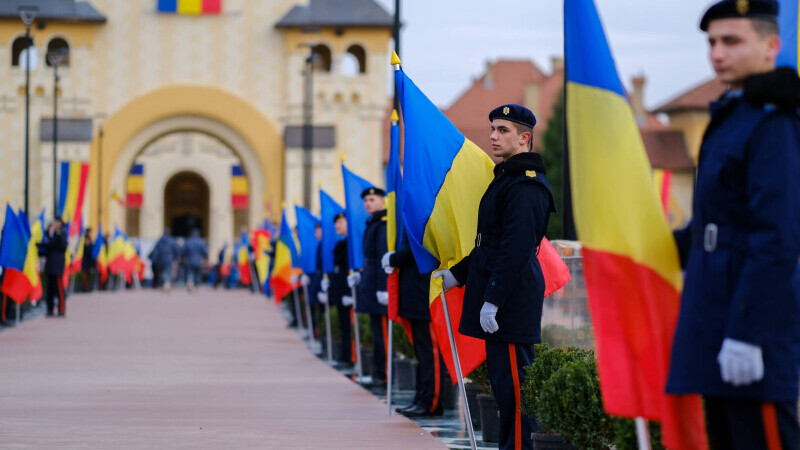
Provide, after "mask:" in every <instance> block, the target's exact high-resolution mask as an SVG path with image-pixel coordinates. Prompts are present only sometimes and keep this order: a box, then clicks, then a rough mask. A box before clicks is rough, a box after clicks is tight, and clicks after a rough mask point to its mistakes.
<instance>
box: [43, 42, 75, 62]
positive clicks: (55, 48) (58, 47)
mask: <svg viewBox="0 0 800 450" xmlns="http://www.w3.org/2000/svg"><path fill="white" fill-rule="evenodd" d="M51 54H57V55H59V56H60V57H61V63H60V64H59V66H60V67H69V56H70V55H69V44H67V41H65V40H64V39H62V38H60V37H57V38H53V39H50V42H48V43H47V55H48V58H47V65H48V66H51V64H50V58H49V55H51Z"/></svg>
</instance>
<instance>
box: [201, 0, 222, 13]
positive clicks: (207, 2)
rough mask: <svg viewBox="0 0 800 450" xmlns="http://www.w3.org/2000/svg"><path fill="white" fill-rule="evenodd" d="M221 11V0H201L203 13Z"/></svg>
mask: <svg viewBox="0 0 800 450" xmlns="http://www.w3.org/2000/svg"><path fill="white" fill-rule="evenodd" d="M221 12H222V0H203V14H219V13H221Z"/></svg>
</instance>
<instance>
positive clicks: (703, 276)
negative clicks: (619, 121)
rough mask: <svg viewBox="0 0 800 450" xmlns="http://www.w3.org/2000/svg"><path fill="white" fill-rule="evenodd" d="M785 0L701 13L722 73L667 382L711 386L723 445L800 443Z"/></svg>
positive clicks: (712, 437)
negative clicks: (782, 57)
mask: <svg viewBox="0 0 800 450" xmlns="http://www.w3.org/2000/svg"><path fill="white" fill-rule="evenodd" d="M777 15H778V3H777V2H776V1H774V0H751V1H745V0H738V1H736V0H725V1H722V2H718V3H716V4H714V5H713V6H711V8H710V9H709V10H708V11H707V12H706V13H705V15H704V16H703V19H702V21H701V23H700V28H701V29H702V30H703V31H705V32H706V33H707V35H708V43H709V46H710V53H709V54H710V59H711V63H712V65H713V67H714V71H715V72H716V75H717V79H718V80H719V81H721V82H723V83H725V84H727V85H728V86H729V90H728V92H727V93H726V94H725V95H723V96H722V98H720V99H719V100H718V101H716V102H714V103H712V104H711V123H710V124H709V125H708V129H707V130H706V132H705V136H704V137H703V143H702V146H701V148H700V156H699V163H698V171H697V184H696V188H695V197H694V207H693V213H692V221H691V222H690V224H689V226H688V227H687V228H686V229H683V230H679V231H677V232H676V233H675V237H676V241H677V244H678V249H679V251H680V255H681V262H682V263H683V265H684V267H685V269H686V280H685V283H684V289H683V294H682V298H681V310H680V317H679V319H678V326H677V329H676V332H675V341H674V344H673V349H672V360H671V366H670V374H669V379H668V381H667V392H669V393H672V394H690V393H697V394H702V395H703V397H704V399H705V406H706V427H707V429H708V437H709V443H710V445H711V447H712V449H748V450H758V449H767V448H769V449H773V448H785V449H797V448H800V430H799V429H798V422H797V400H798V389H799V388H800V386H798V380H800V295H799V294H800V284H799V283H800V271H798V257H800V117H799V116H798V107H800V80H799V79H798V77H797V73H796V71H795V70H794V69H790V68H780V69H777V70H775V60H776V55H777V54H778V51H779V49H780V46H781V43H780V38H779V37H778V26H777Z"/></svg>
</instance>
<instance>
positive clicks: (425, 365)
mask: <svg viewBox="0 0 800 450" xmlns="http://www.w3.org/2000/svg"><path fill="white" fill-rule="evenodd" d="M403 238H404V239H403V242H402V243H401V245H400V249H399V250H397V251H396V252H389V253H387V254H385V255H384V256H383V258H382V260H381V264H382V265H383V268H384V270H385V271H386V273H387V274H391V273H392V272H393V271H394V270H395V269H397V270H399V271H400V273H399V278H400V280H399V281H400V283H399V284H400V286H399V291H400V292H399V294H400V295H399V298H398V305H397V306H398V311H397V315H398V316H400V317H402V318H403V319H406V320H408V321H409V323H410V325H411V340H412V341H413V342H414V355H415V356H416V357H417V361H418V363H419V364H417V376H416V386H415V393H414V399H413V401H412V402H411V404H410V405H407V406H405V407H400V408H396V409H395V411H397V412H399V413H401V414H403V415H405V416H407V417H425V416H439V415H442V414H443V412H444V409H443V408H442V404H441V402H440V399H439V393H440V392H441V389H439V387H440V386H441V382H442V380H441V379H442V369H441V356H440V355H439V348H438V344H437V342H436V334H435V333H434V330H433V327H432V326H431V312H430V309H429V305H430V298H429V295H428V294H429V292H430V284H431V274H430V272H428V273H420V272H419V267H418V266H417V261H416V260H415V259H414V255H413V253H412V252H411V247H410V244H409V243H408V237H407V236H404V237H403Z"/></svg>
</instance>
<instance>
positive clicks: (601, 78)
mask: <svg viewBox="0 0 800 450" xmlns="http://www.w3.org/2000/svg"><path fill="white" fill-rule="evenodd" d="M564 11H566V12H567V13H566V14H564V39H565V48H566V54H567V55H568V56H567V58H568V59H567V66H566V67H567V82H570V83H578V84H583V85H585V86H591V87H596V88H598V89H605V90H607V91H611V92H614V93H616V94H619V95H620V96H621V97H623V98H624V97H625V89H624V88H623V87H622V82H621V81H620V79H619V76H618V75H617V67H616V65H615V64H614V58H613V57H612V56H611V49H610V48H609V47H608V42H607V41H606V40H605V39H604V38H603V37H604V36H605V35H606V34H605V32H604V31H603V24H602V23H601V22H600V16H599V15H598V13H597V8H595V5H594V0H565V4H564Z"/></svg>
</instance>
